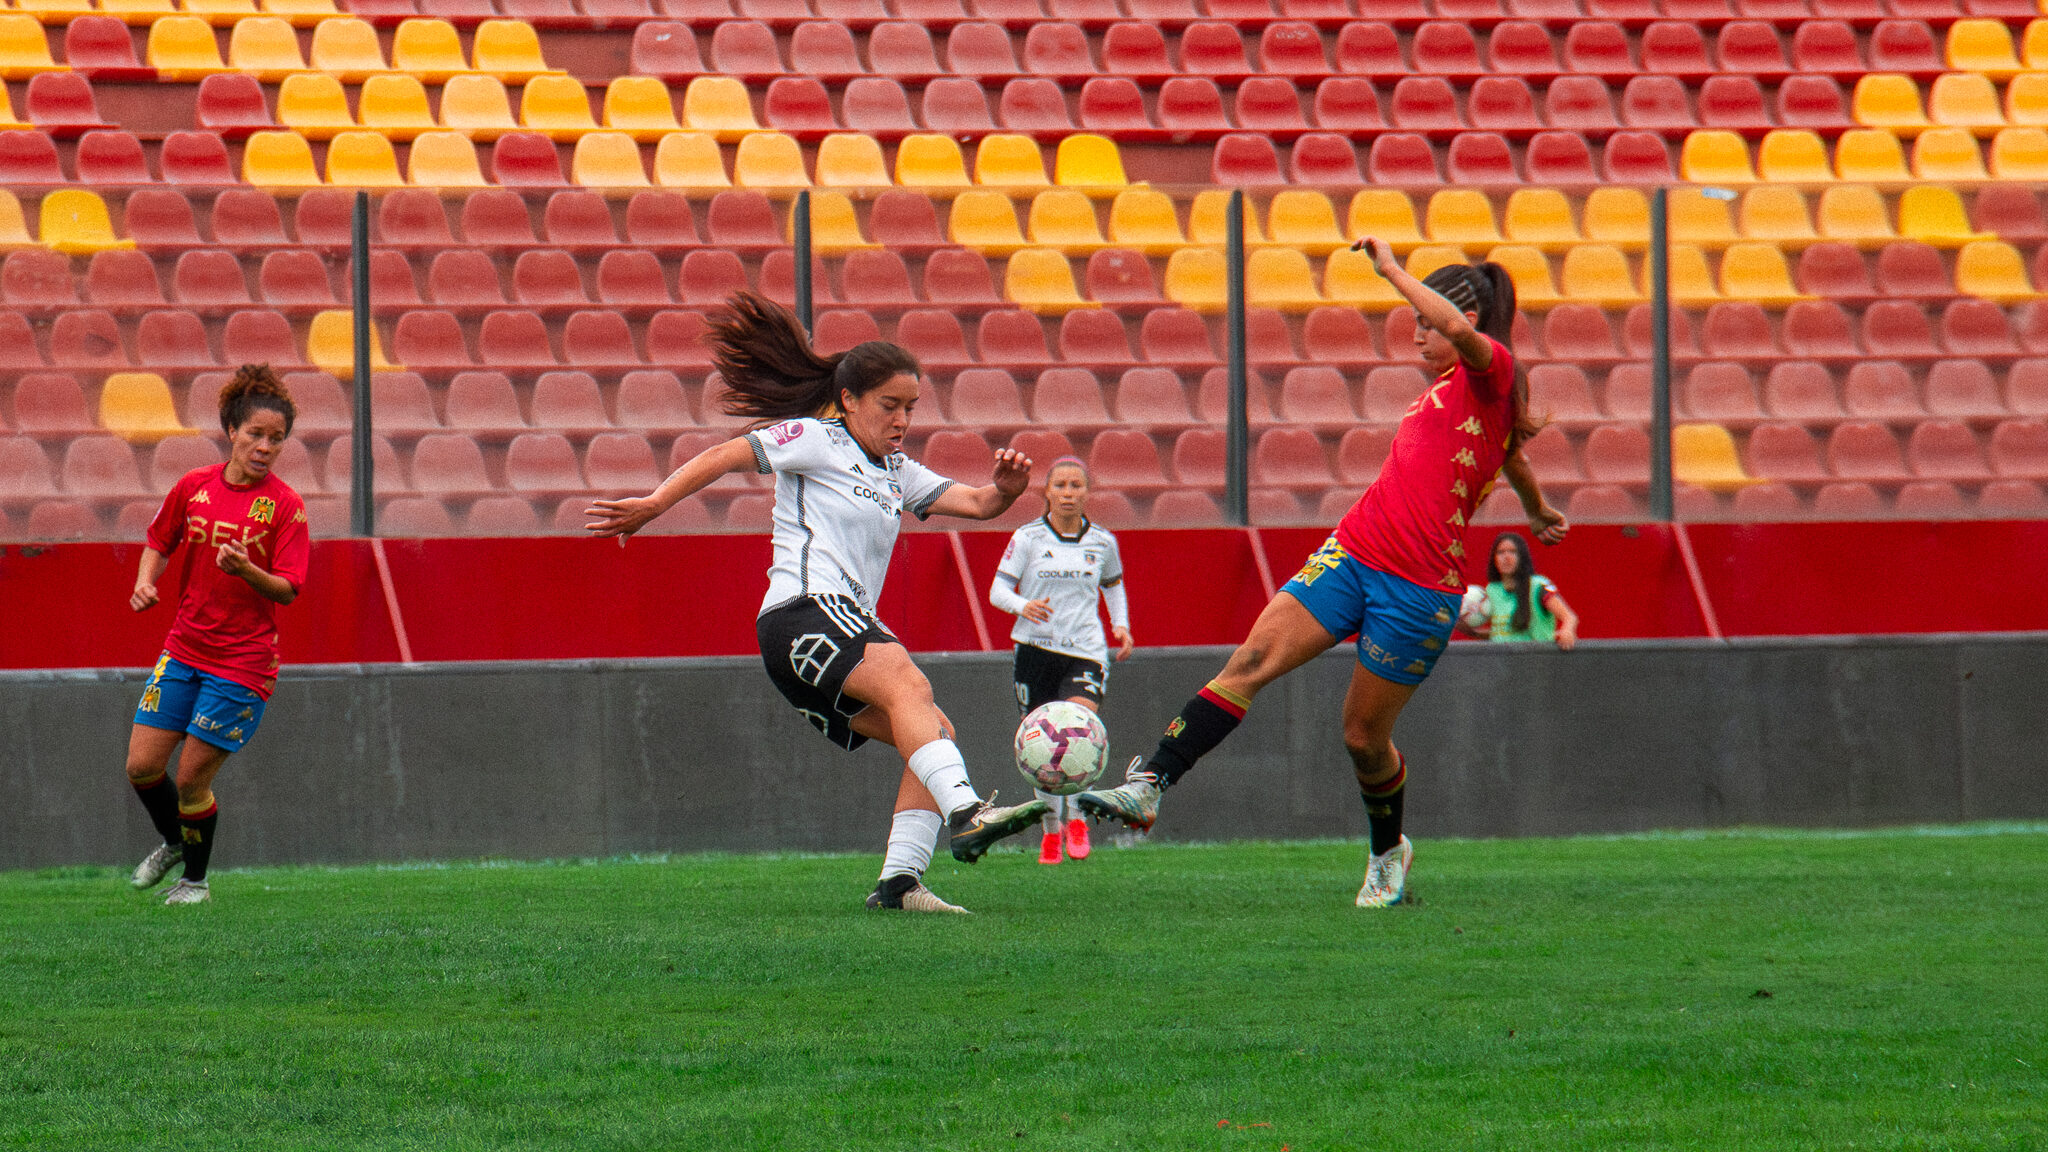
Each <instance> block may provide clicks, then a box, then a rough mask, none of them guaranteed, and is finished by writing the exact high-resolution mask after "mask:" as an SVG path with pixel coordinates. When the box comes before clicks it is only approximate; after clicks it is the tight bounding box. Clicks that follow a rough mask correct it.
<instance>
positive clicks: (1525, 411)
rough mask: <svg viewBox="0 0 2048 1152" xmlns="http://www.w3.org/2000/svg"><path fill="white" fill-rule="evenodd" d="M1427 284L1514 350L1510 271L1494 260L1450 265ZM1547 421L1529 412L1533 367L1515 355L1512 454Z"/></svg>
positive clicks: (1501, 342)
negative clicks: (1475, 318)
mask: <svg viewBox="0 0 2048 1152" xmlns="http://www.w3.org/2000/svg"><path fill="white" fill-rule="evenodd" d="M1422 283H1423V286H1424V287H1427V288H1430V289H1432V290H1434V291H1435V292H1436V293H1437V294H1438V295H1440V296H1442V297H1443V298H1444V299H1446V300H1449V301H1450V302H1451V304H1452V305H1453V306H1454V307H1456V308H1457V309H1458V311H1460V312H1474V313H1477V314H1478V316H1479V319H1478V320H1477V321H1476V322H1475V323H1474V324H1473V327H1475V328H1477V329H1479V331H1481V332H1483V333H1485V334H1486V335H1488V336H1491V337H1493V339H1494V340H1495V341H1497V342H1499V344H1500V346H1501V347H1503V348H1506V349H1508V350H1509V352H1510V354H1512V353H1513V350H1514V335H1515V281H1514V278H1513V277H1511V276H1509V275H1508V270H1507V269H1506V268H1503V267H1501V266H1500V265H1498V264H1495V263H1494V262H1493V261H1491V260H1481V261H1477V262H1475V263H1471V264H1446V265H1444V266H1443V267H1442V268H1439V269H1437V270H1436V271H1434V272H1431V273H1430V274H1429V275H1427V276H1425V277H1423V278H1422ZM1543 424H1544V422H1543V421H1542V420H1538V419H1536V418H1535V417H1533V416H1531V415H1529V370H1528V369H1527V368H1524V367H1523V366H1522V361H1521V358H1520V357H1516V358H1515V425H1514V428H1513V430H1512V431H1510V432H1509V433H1508V455H1510V456H1512V455H1514V454H1515V451H1516V450H1517V449H1519V448H1520V447H1521V446H1522V442H1523V441H1525V440H1527V439H1528V438H1529V437H1531V436H1534V435H1535V434H1536V433H1538V432H1540V431H1542V430H1543Z"/></svg>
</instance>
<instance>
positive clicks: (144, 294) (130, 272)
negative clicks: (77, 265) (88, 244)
mask: <svg viewBox="0 0 2048 1152" xmlns="http://www.w3.org/2000/svg"><path fill="white" fill-rule="evenodd" d="M229 259H230V260H232V259H234V258H233V257H232V256H230V257H229ZM85 299H86V301H87V302H88V303H91V304H96V305H99V306H100V307H103V308H149V307H162V306H163V304H164V293H163V287H162V285H160V284H158V283H157V278H156V265H155V264H154V263H153V262H152V261H151V260H150V258H149V257H148V256H146V255H144V254H142V253H140V252H134V251H119V250H109V251H105V252H96V253H94V254H93V257H92V261H91V263H89V264H88V265H87V266H86V271H85Z"/></svg>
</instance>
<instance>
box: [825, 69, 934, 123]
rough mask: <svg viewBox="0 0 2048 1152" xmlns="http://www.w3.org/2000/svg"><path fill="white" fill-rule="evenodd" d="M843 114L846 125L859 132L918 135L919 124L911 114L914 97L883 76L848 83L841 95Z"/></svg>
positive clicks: (841, 111)
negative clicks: (910, 133) (911, 101)
mask: <svg viewBox="0 0 2048 1152" xmlns="http://www.w3.org/2000/svg"><path fill="white" fill-rule="evenodd" d="M840 114H841V116H843V117H844V118H845V120H846V126H847V127H848V128H851V129H853V130H854V131H856V132H885V133H886V132H915V131H917V121H916V120H915V119H914V118H913V117H912V116H911V115H910V96H909V94H908V93H906V92H905V91H904V90H903V85H902V84H901V83H900V82H898V81H896V80H893V79H889V78H886V77H881V76H862V77H858V78H855V79H853V80H849V81H847V82H846V89H845V91H844V92H842V93H841V95H840Z"/></svg>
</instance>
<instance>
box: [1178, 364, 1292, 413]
mask: <svg viewBox="0 0 2048 1152" xmlns="http://www.w3.org/2000/svg"><path fill="white" fill-rule="evenodd" d="M1246 385H1247V386H1246V388H1245V415H1246V417H1247V418H1248V419H1249V420H1250V421H1251V422H1252V423H1253V424H1255V425H1258V424H1271V423H1273V409H1272V406H1271V405H1269V404H1268V403H1267V402H1266V381H1265V379H1264V377H1262V376H1260V375H1259V374H1258V373H1256V372H1255V373H1253V374H1252V376H1251V379H1250V380H1249V381H1247V382H1246ZM1195 419H1197V420H1200V421H1201V422H1202V423H1204V424H1214V425H1221V424H1223V423H1225V422H1227V421H1228V420H1229V419H1230V370H1229V369H1228V368H1211V369H1210V370H1209V371H1207V372H1204V373H1203V374H1202V382H1201V383H1200V384H1199V385H1197V386H1196V388H1195Z"/></svg>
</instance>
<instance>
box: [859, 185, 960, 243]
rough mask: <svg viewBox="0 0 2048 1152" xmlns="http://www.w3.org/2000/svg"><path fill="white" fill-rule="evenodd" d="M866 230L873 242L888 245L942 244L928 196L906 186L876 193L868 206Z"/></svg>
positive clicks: (943, 238)
mask: <svg viewBox="0 0 2048 1152" xmlns="http://www.w3.org/2000/svg"><path fill="white" fill-rule="evenodd" d="M868 232H869V234H870V236H872V237H873V239H874V241H875V243H877V244H881V245H884V246H886V247H890V248H910V247H933V246H936V245H942V244H944V243H946V238H945V235H944V234H943V233H941V232H940V231H939V218H938V213H937V212H936V211H935V210H934V209H933V207H932V202H931V199H930V198H929V197H927V196H926V195H925V194H924V193H922V192H917V191H913V190H911V189H908V188H891V189H889V190H887V191H885V192H882V193H879V194H878V195H876V197H875V200H874V203H873V204H872V205H870V206H869V208H868Z"/></svg>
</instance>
